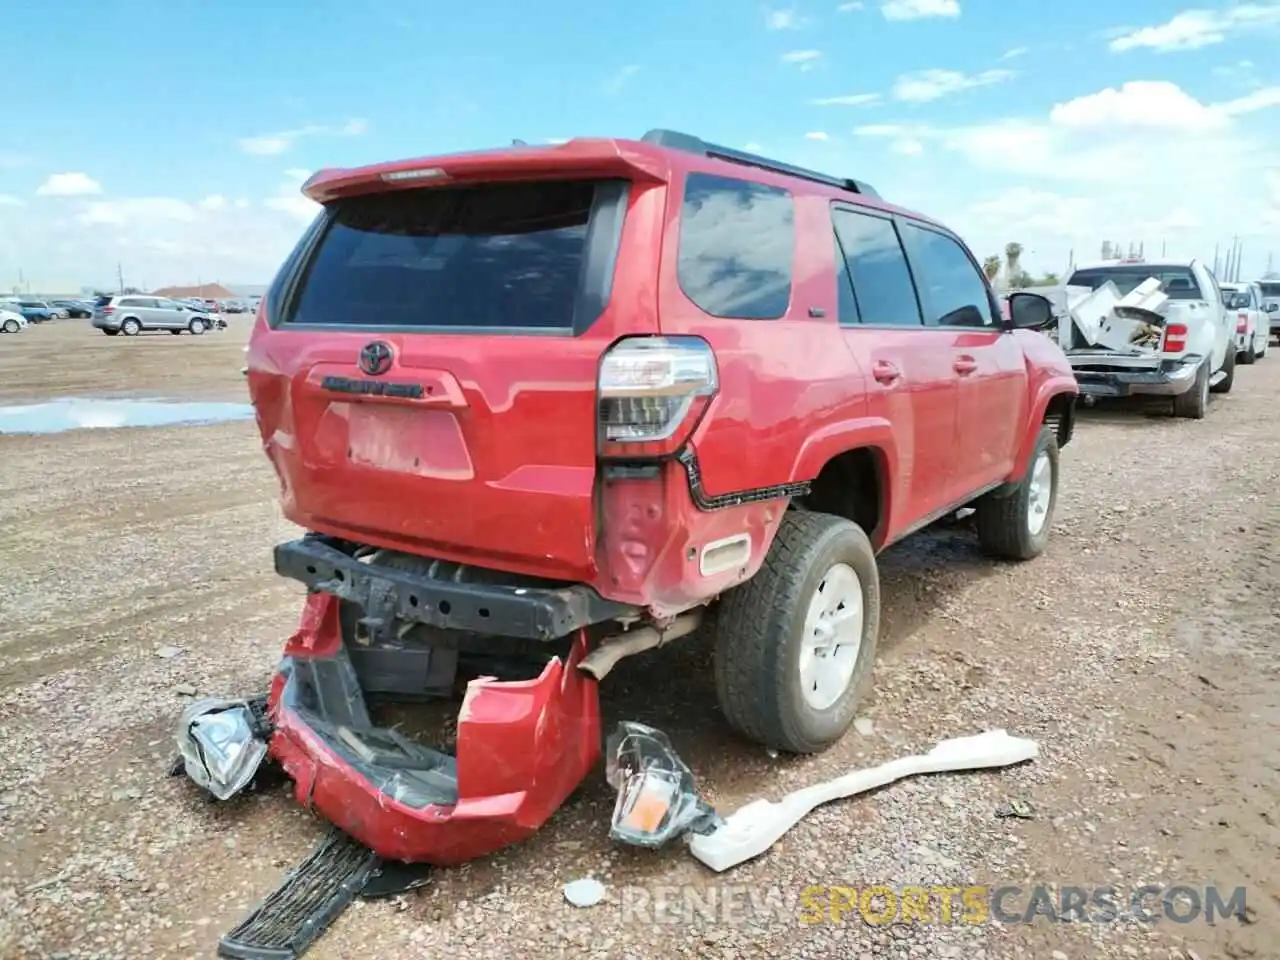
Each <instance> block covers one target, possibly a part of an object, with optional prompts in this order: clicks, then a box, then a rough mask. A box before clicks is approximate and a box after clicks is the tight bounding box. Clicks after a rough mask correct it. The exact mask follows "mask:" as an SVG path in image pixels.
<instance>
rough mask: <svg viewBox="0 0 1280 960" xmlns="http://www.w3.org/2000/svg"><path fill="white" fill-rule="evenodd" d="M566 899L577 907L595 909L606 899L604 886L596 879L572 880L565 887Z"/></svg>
mask: <svg viewBox="0 0 1280 960" xmlns="http://www.w3.org/2000/svg"><path fill="white" fill-rule="evenodd" d="M564 898H565V899H566V900H567V901H569V903H571V904H573V905H574V906H575V907H594V906H595V905H596V904H597V903H599V902H600V901H601V900H603V899H604V884H603V883H601V882H600V881H599V880H597V879H595V877H583V878H582V879H580V880H570V881H569V882H568V883H566V884H565V885H564Z"/></svg>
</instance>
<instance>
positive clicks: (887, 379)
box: [871, 360, 902, 387]
mask: <svg viewBox="0 0 1280 960" xmlns="http://www.w3.org/2000/svg"><path fill="white" fill-rule="evenodd" d="M871 375H872V376H873V377H875V378H876V380H877V381H878V382H879V383H883V384H884V385H885V386H886V387H887V386H892V385H893V384H895V383H897V382H898V380H899V379H900V378H901V377H902V371H901V370H899V369H898V368H897V367H895V366H894V365H893V364H892V363H889V362H888V361H887V360H877V361H876V363H875V365H874V366H873V367H872V368H871Z"/></svg>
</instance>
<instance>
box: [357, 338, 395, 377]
mask: <svg viewBox="0 0 1280 960" xmlns="http://www.w3.org/2000/svg"><path fill="white" fill-rule="evenodd" d="M360 369H361V370H363V371H364V372H365V373H367V374H368V375H369V376H371V377H376V376H380V375H381V374H384V373H386V372H387V371H388V370H390V369H391V346H390V344H386V343H383V342H382V341H381V340H375V341H373V343H370V344H366V345H365V348H364V349H363V350H361V351H360Z"/></svg>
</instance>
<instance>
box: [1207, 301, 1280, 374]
mask: <svg viewBox="0 0 1280 960" xmlns="http://www.w3.org/2000/svg"><path fill="white" fill-rule="evenodd" d="M1218 286H1220V287H1221V288H1222V301H1223V303H1224V305H1225V306H1226V308H1227V316H1228V318H1229V319H1231V320H1232V321H1233V322H1234V323H1235V331H1236V360H1237V361H1239V362H1240V363H1253V362H1254V361H1255V360H1261V359H1262V358H1263V357H1265V356H1266V355H1267V344H1269V343H1270V342H1271V327H1270V322H1269V321H1268V318H1267V314H1265V313H1263V311H1262V288H1261V287H1260V286H1258V284H1257V283H1236V282H1233V283H1220V284H1218Z"/></svg>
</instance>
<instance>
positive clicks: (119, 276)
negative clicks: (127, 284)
mask: <svg viewBox="0 0 1280 960" xmlns="http://www.w3.org/2000/svg"><path fill="white" fill-rule="evenodd" d="M116 283H118V284H119V285H120V292H121V293H124V268H123V267H122V266H120V261H119V260H117V261H116Z"/></svg>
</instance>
